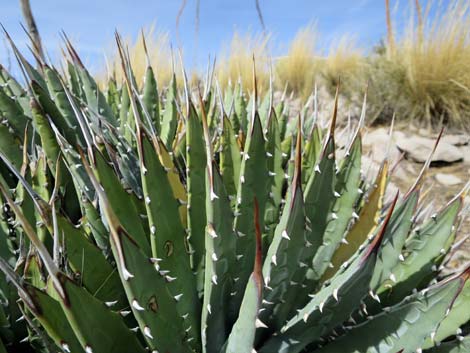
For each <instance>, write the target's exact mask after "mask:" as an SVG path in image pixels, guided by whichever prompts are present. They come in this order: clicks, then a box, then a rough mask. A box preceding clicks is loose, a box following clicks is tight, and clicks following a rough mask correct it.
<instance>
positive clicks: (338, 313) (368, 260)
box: [260, 195, 398, 353]
mask: <svg viewBox="0 0 470 353" xmlns="http://www.w3.org/2000/svg"><path fill="white" fill-rule="evenodd" d="M397 197H398V195H397ZM397 197H396V198H395V201H394V203H393V205H392V206H391V208H390V210H389V212H388V215H387V217H386V219H385V220H384V222H383V224H382V227H381V231H380V232H379V233H378V234H377V235H376V236H375V238H374V240H373V242H372V243H371V244H370V245H369V246H368V247H367V248H366V249H365V251H364V252H361V253H359V255H358V256H356V257H355V259H354V260H353V261H352V263H351V264H349V266H348V267H346V268H345V269H343V270H342V271H339V272H338V273H337V274H336V275H335V276H334V277H333V278H332V280H331V283H330V284H329V285H326V286H324V287H322V288H321V289H320V290H319V291H318V292H317V293H316V294H315V295H313V298H312V299H311V300H310V301H309V302H308V303H307V305H305V307H304V308H302V309H300V310H299V311H298V313H297V314H296V315H295V316H294V317H293V318H292V319H290V320H289V321H288V322H287V324H285V326H284V327H282V329H281V332H280V334H279V335H277V336H272V337H271V339H269V340H268V341H267V342H266V343H265V344H264V345H263V347H262V348H261V350H260V352H261V353H268V352H285V353H287V352H289V353H294V352H300V351H302V350H303V349H304V348H305V347H306V346H307V345H309V344H311V343H312V342H316V341H317V340H319V339H320V337H321V336H323V335H325V334H326V333H328V332H330V331H331V330H332V329H334V328H335V327H336V326H338V325H339V324H340V323H341V322H343V321H345V320H346V319H347V318H348V317H349V315H351V313H352V312H353V310H355V309H356V308H357V307H358V306H359V304H360V301H361V300H362V298H363V297H364V296H365V295H366V293H367V291H368V283H369V281H370V279H371V277H372V274H373V271H374V266H375V261H376V258H377V253H378V251H379V248H380V245H381V243H382V240H383V236H384V234H385V231H386V229H387V226H388V224H389V223H388V222H389V220H390V216H391V214H392V212H393V208H394V206H395V202H396V199H397Z"/></svg>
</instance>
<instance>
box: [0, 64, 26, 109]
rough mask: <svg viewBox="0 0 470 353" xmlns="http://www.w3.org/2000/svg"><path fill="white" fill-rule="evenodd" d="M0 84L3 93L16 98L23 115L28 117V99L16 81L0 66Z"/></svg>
mask: <svg viewBox="0 0 470 353" xmlns="http://www.w3.org/2000/svg"><path fill="white" fill-rule="evenodd" d="M0 84H1V85H2V86H3V89H4V90H5V93H7V94H8V95H9V96H11V97H12V96H14V97H16V100H17V101H18V103H19V104H20V105H21V108H23V113H24V114H25V115H27V116H30V113H29V97H28V94H27V92H26V90H25V89H23V87H21V85H20V84H19V83H18V81H17V80H16V79H15V78H14V77H13V76H12V75H10V73H8V71H7V70H6V69H5V68H4V67H3V66H2V65H1V64H0Z"/></svg>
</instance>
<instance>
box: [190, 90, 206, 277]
mask: <svg viewBox="0 0 470 353" xmlns="http://www.w3.org/2000/svg"><path fill="white" fill-rule="evenodd" d="M187 94H189V93H187ZM187 104H188V108H189V109H188V110H189V111H188V117H187V120H186V187H187V193H188V209H187V212H188V230H189V237H188V240H189V245H190V247H191V258H192V268H193V270H194V271H197V272H202V271H204V252H205V249H204V233H205V228H206V185H205V184H206V175H205V174H206V152H205V151H206V149H205V143H204V134H203V130H202V123H201V121H200V119H199V117H198V116H197V113H196V110H195V108H194V106H193V103H192V102H191V100H189V98H188V102H187Z"/></svg>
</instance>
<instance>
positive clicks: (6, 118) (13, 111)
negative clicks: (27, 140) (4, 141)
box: [0, 88, 30, 137]
mask: <svg viewBox="0 0 470 353" xmlns="http://www.w3.org/2000/svg"><path fill="white" fill-rule="evenodd" d="M0 117H1V118H2V120H3V121H2V125H5V124H8V126H9V127H11V128H12V133H14V134H15V135H16V136H17V137H23V132H24V131H25V129H26V125H27V124H28V122H29V121H30V120H29V118H28V117H27V116H26V115H25V114H24V113H23V109H22V107H21V106H20V104H19V103H18V102H17V101H15V100H14V99H13V98H10V97H9V96H8V95H7V94H6V93H5V91H4V89H3V88H0Z"/></svg>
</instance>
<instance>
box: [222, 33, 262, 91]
mask: <svg viewBox="0 0 470 353" xmlns="http://www.w3.org/2000/svg"><path fill="white" fill-rule="evenodd" d="M269 43H270V35H269V34H267V35H266V34H251V33H246V34H243V35H242V34H239V33H237V32H235V33H234V35H233V37H232V40H231V42H230V45H229V46H228V47H226V48H224V49H223V52H222V55H221V57H220V60H219V63H218V64H217V69H216V74H217V79H218V81H219V83H220V84H221V86H222V87H226V86H227V85H228V84H229V83H230V82H231V83H232V84H235V83H236V82H238V80H240V81H241V83H242V87H243V88H244V89H246V90H251V89H252V86H253V83H252V82H253V56H254V58H255V61H256V76H257V81H258V89H259V90H260V91H263V90H265V89H266V88H267V87H268V86H269V60H270V51H269Z"/></svg>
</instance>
